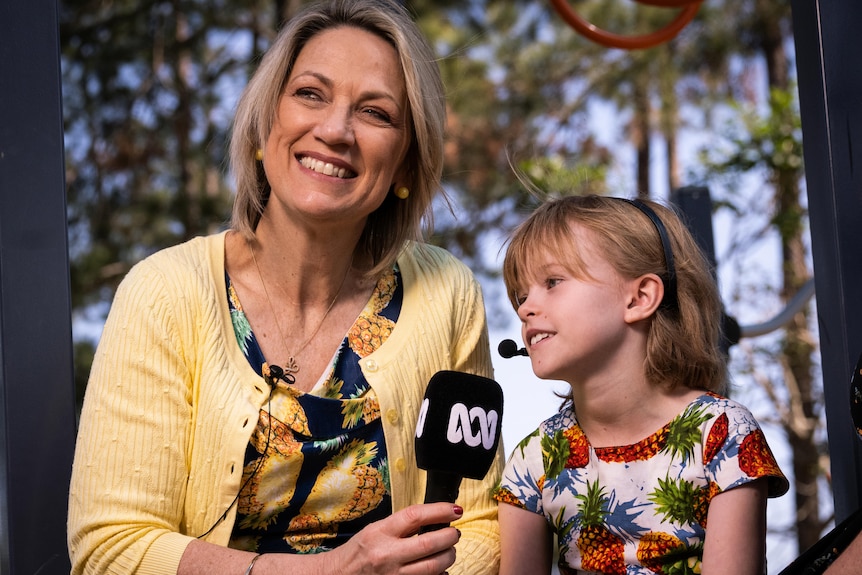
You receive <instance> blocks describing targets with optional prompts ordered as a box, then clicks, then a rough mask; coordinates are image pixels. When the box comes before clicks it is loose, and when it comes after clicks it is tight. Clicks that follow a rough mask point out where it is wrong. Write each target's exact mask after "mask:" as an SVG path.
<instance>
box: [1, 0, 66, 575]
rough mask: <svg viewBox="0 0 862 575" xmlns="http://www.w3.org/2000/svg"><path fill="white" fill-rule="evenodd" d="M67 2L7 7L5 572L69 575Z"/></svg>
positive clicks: (41, 0) (31, 0)
mask: <svg viewBox="0 0 862 575" xmlns="http://www.w3.org/2000/svg"><path fill="white" fill-rule="evenodd" d="M57 8H58V7H57V0H27V1H26V2H19V1H2V2H0V573H4V574H9V575H24V574H35V573H38V574H39V575H49V574H50V575H53V574H58V575H59V574H61V573H62V574H64V575H68V573H69V558H68V552H67V550H66V508H67V502H68V495H67V494H68V489H69V476H70V472H71V462H72V452H73V449H74V441H75V402H74V384H73V376H72V329H71V318H70V296H69V261H68V260H69V258H68V248H67V237H66V199H65V187H64V173H63V172H64V161H63V123H62V113H61V98H60V93H61V92H60V58H59V32H58V20H57Z"/></svg>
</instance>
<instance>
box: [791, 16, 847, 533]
mask: <svg viewBox="0 0 862 575" xmlns="http://www.w3.org/2000/svg"><path fill="white" fill-rule="evenodd" d="M791 6H792V9H793V30H794V39H795V42H796V59H797V63H796V66H797V74H798V78H799V100H800V110H801V113H802V133H803V144H804V147H805V178H806V182H807V187H808V206H809V212H810V222H811V240H812V248H813V255H814V282H815V286H816V293H817V316H818V321H819V326H820V351H821V357H822V371H823V384H824V389H825V394H826V416H827V429H828V432H829V451H830V454H831V458H832V489H833V494H834V499H835V520H836V522H839V521H841V520H842V519H844V518H846V517H847V516H848V515H850V513H852V512H853V511H854V510H855V509H857V508H858V507H859V506H860V497H862V441H860V440H859V438H858V437H857V436H856V431H855V429H854V427H853V424H852V422H851V418H850V397H849V393H850V392H849V381H850V375H851V373H852V370H853V366H854V365H855V363H856V360H857V359H858V357H859V353H860V352H862V170H860V167H862V59H860V58H858V57H857V56H856V55H857V54H859V53H860V52H862V34H860V24H862V2H859V0H832V1H830V2H823V1H820V0H792V3H791Z"/></svg>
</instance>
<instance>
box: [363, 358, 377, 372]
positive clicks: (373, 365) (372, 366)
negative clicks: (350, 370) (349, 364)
mask: <svg viewBox="0 0 862 575" xmlns="http://www.w3.org/2000/svg"><path fill="white" fill-rule="evenodd" d="M365 369H367V370H368V371H371V372H374V371H377V362H376V361H374V360H373V359H369V360H368V361H366V362H365Z"/></svg>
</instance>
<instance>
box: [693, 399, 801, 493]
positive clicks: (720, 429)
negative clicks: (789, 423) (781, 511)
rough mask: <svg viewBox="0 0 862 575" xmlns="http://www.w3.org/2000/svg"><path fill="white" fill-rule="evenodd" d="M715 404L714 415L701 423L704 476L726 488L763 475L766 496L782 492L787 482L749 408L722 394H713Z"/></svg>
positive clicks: (787, 485) (786, 488)
mask: <svg viewBox="0 0 862 575" xmlns="http://www.w3.org/2000/svg"><path fill="white" fill-rule="evenodd" d="M714 408H715V410H716V414H717V415H716V417H714V418H712V420H711V422H710V425H706V426H704V438H703V463H704V467H705V470H706V475H707V479H708V480H709V481H711V482H714V483H715V484H716V485H718V487H719V488H720V489H721V490H722V491H727V490H728V489H732V488H734V487H737V486H740V485H744V484H746V483H749V482H751V481H754V480H755V479H760V478H761V477H765V478H767V480H768V486H769V488H768V493H769V497H780V496H781V495H784V494H785V493H786V492H787V490H788V489H789V488H790V484H789V482H788V481H787V478H786V477H785V476H784V473H782V471H781V469H780V468H779V466H778V462H777V461H776V459H775V456H774V455H773V453H772V450H771V449H770V448H769V444H768V443H767V441H766V436H765V435H764V434H763V430H762V429H761V428H760V425H759V424H758V423H757V420H756V419H755V418H754V416H753V415H752V414H751V412H750V411H749V410H748V409H747V408H745V407H744V406H742V405H740V404H739V403H736V402H734V401H733V400H729V399H725V398H716V403H715V405H714Z"/></svg>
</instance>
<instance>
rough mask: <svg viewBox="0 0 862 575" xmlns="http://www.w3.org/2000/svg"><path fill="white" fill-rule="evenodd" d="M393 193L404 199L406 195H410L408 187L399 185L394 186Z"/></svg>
mask: <svg viewBox="0 0 862 575" xmlns="http://www.w3.org/2000/svg"><path fill="white" fill-rule="evenodd" d="M395 195H396V196H398V197H399V198H401V199H402V200H406V199H407V196H409V195H410V189H409V188H407V187H406V186H399V187H397V188H395Z"/></svg>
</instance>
